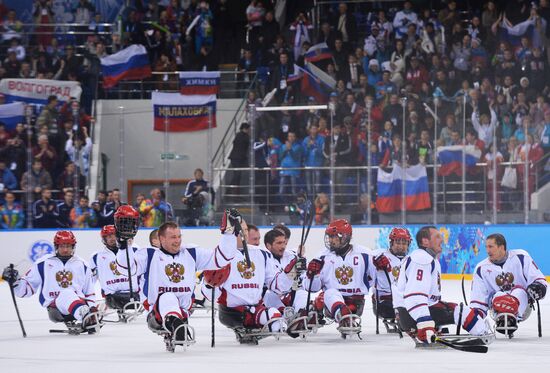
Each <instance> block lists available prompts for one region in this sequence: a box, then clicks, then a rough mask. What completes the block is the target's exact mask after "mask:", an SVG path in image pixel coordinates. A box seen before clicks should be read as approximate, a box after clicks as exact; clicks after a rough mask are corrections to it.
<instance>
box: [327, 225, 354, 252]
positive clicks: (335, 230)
mask: <svg viewBox="0 0 550 373" xmlns="http://www.w3.org/2000/svg"><path fill="white" fill-rule="evenodd" d="M351 234H352V228H351V224H350V223H349V222H348V221H347V220H346V219H337V220H334V221H333V222H331V223H330V224H329V225H328V226H327V229H325V246H326V248H327V249H329V250H331V251H335V252H338V251H340V250H342V249H345V248H346V247H347V246H348V245H349V243H350V241H351ZM334 237H338V238H339V242H338V241H337V240H335V239H334Z"/></svg>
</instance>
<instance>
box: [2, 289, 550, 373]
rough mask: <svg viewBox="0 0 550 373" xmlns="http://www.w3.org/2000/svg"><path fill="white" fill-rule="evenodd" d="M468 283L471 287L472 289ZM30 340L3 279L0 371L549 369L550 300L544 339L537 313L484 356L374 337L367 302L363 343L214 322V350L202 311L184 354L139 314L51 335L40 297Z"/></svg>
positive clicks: (452, 295)
mask: <svg viewBox="0 0 550 373" xmlns="http://www.w3.org/2000/svg"><path fill="white" fill-rule="evenodd" d="M469 288H470V284H469V283H468V282H467V284H466V289H467V294H469V290H468V289H469ZM442 294H443V299H444V300H447V301H460V300H461V299H462V293H461V290H460V281H451V280H450V281H443V290H442ZM18 304H19V307H20V312H21V316H22V317H23V320H24V323H25V328H26V330H27V335H28V337H27V338H22V336H21V330H20V328H19V323H18V322H17V317H16V314H15V310H14V308H13V305H12V301H11V297H10V292H9V289H8V286H7V284H6V283H5V282H2V283H0V331H1V334H0V371H1V372H6V373H11V372H17V373H23V372H41V373H53V372H80V373H85V372H94V373H97V372H102V373H106V372H117V373H119V372H132V373H137V372H148V373H151V372H155V373H161V372H186V371H187V372H189V371H193V372H214V371H215V372H220V373H221V372H223V373H229V372H258V371H260V372H262V373H264V372H333V373H348V372H360V371H359V370H358V369H361V372H367V370H364V369H375V370H369V371H368V372H379V371H380V372H382V371H385V372H436V371H437V372H476V373H481V372H498V373H503V372H514V373H519V372H545V371H547V369H548V367H549V366H550V307H549V305H550V301H549V300H548V298H547V299H545V300H543V301H542V302H541V305H542V307H541V310H542V324H543V337H542V338H538V337H537V316H536V312H533V313H532V314H531V317H530V318H529V319H528V320H526V321H525V322H524V323H521V324H520V328H519V330H518V331H517V332H516V335H515V337H514V338H513V339H512V340H508V339H507V338H504V337H503V336H502V335H500V334H499V335H497V340H496V341H495V342H493V343H492V344H491V345H489V352H488V353H487V354H475V353H466V352H461V351H455V350H451V349H446V350H430V351H426V350H418V349H415V348H414V345H413V343H412V341H411V340H410V339H409V338H408V337H407V336H405V337H404V338H403V339H402V340H400V339H399V337H398V336H397V335H395V334H386V331H385V330H383V329H384V328H383V325H382V324H381V325H380V327H381V334H380V335H376V334H375V318H374V316H373V314H372V308H371V304H370V302H367V307H365V313H364V315H363V333H362V337H363V340H359V339H356V338H355V339H352V340H343V339H341V338H340V337H339V334H338V332H337V331H336V329H335V326H334V325H329V326H326V327H324V328H322V329H320V330H319V331H318V333H317V334H312V335H310V336H309V337H308V338H307V339H306V340H301V339H291V338H289V337H286V338H281V339H280V340H278V341H277V340H275V339H274V338H267V339H263V340H261V341H260V343H259V345H258V346H247V345H239V343H238V342H237V341H236V339H235V336H234V334H233V332H232V331H231V330H229V329H226V328H225V327H223V326H222V325H220V324H219V322H217V323H216V347H215V348H211V347H210V328H211V326H210V313H209V312H206V311H205V310H198V311H197V312H195V314H194V315H193V316H192V318H191V320H190V324H191V325H192V326H194V327H195V330H196V333H197V334H196V335H197V337H196V338H197V343H196V344H195V345H193V346H191V347H189V348H188V349H187V350H186V351H184V350H183V349H181V348H178V349H177V350H176V352H175V353H170V352H167V351H166V350H165V347H164V343H163V341H162V338H161V337H159V336H157V335H155V334H153V333H151V332H150V331H149V330H148V329H147V326H146V324H145V316H144V315H142V316H140V317H139V318H138V319H137V320H136V321H135V322H133V323H131V324H107V325H105V326H104V327H103V329H102V330H101V333H99V334H98V335H79V336H70V335H64V334H50V333H49V329H51V328H58V327H59V328H61V327H62V325H60V324H58V325H55V324H53V323H51V322H50V321H49V320H48V317H47V314H46V310H45V309H43V308H42V307H41V306H40V305H39V304H38V299H37V298H36V296H35V297H33V298H25V299H19V298H18Z"/></svg>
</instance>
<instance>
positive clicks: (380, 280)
mask: <svg viewBox="0 0 550 373" xmlns="http://www.w3.org/2000/svg"><path fill="white" fill-rule="evenodd" d="M382 254H383V255H384V256H385V257H386V258H388V260H389V261H390V264H391V272H390V273H388V276H386V274H385V273H384V271H376V279H375V281H374V286H375V288H376V289H377V290H378V296H379V297H383V296H388V295H389V296H391V295H392V294H393V292H395V290H394V289H395V286H396V285H397V278H398V277H399V271H400V270H401V263H402V260H403V259H400V258H398V257H397V256H395V255H393V254H392V252H391V251H389V250H385V251H381V250H379V251H376V252H374V253H373V255H374V257H375V258H376V257H377V256H379V255H382ZM388 277H389V279H390V281H391V284H388ZM390 286H391V288H390Z"/></svg>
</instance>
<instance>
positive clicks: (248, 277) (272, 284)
mask: <svg viewBox="0 0 550 373" xmlns="http://www.w3.org/2000/svg"><path fill="white" fill-rule="evenodd" d="M248 252H249V256H250V262H251V266H250V268H249V267H248V266H247V265H246V259H245V256H244V254H243V253H241V252H238V253H237V254H236V255H235V258H234V259H233V260H232V261H231V272H230V274H229V278H228V279H227V281H225V283H224V284H223V285H222V286H221V291H222V292H221V295H220V297H219V299H218V302H219V303H220V304H222V305H225V306H227V307H238V306H255V305H257V304H258V303H260V300H261V299H262V293H263V289H264V285H265V287H266V288H267V289H269V290H272V291H274V292H275V293H277V294H282V293H285V292H287V291H289V290H290V287H291V286H292V282H293V281H292V280H290V279H289V278H288V276H287V275H286V274H285V273H284V272H281V271H280V270H279V269H277V265H276V264H275V260H274V259H273V257H272V255H271V254H270V253H269V252H268V251H267V250H263V249H260V248H259V247H258V246H252V245H248Z"/></svg>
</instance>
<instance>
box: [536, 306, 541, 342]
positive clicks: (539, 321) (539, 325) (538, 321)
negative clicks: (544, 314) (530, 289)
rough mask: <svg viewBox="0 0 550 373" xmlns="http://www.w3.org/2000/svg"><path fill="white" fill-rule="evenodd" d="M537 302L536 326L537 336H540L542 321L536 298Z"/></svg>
mask: <svg viewBox="0 0 550 373" xmlns="http://www.w3.org/2000/svg"><path fill="white" fill-rule="evenodd" d="M536 302H537V324H538V325H537V326H538V330H539V338H542V322H541V319H540V318H541V316H540V304H539V300H538V299H537V300H536Z"/></svg>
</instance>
